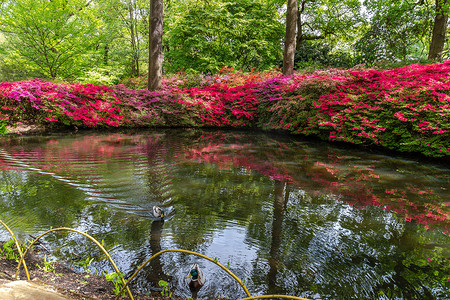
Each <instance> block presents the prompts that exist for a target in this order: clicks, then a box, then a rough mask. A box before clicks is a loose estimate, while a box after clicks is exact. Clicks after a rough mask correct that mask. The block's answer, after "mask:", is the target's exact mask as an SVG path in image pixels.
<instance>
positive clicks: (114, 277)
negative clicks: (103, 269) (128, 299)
mask: <svg viewBox="0 0 450 300" xmlns="http://www.w3.org/2000/svg"><path fill="white" fill-rule="evenodd" d="M105 277H106V280H108V281H111V282H112V283H113V284H114V289H113V292H114V294H116V295H119V293H120V290H121V289H122V288H123V282H122V279H121V278H122V274H120V273H117V272H112V273H107V274H106V275H105ZM124 295H125V291H123V292H122V293H121V294H120V296H124Z"/></svg>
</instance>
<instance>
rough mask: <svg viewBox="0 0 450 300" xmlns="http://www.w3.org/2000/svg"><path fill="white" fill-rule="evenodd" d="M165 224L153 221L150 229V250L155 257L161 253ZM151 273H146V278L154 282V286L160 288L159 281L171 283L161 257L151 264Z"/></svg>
mask: <svg viewBox="0 0 450 300" xmlns="http://www.w3.org/2000/svg"><path fill="white" fill-rule="evenodd" d="M163 225H164V222H162V221H153V222H152V226H151V229H150V250H151V254H152V255H154V254H155V253H158V252H159V251H161V250H162V249H161V233H162V228H163ZM150 268H151V271H150V272H146V277H147V281H148V282H152V283H153V284H154V286H158V281H159V280H165V281H169V277H168V276H167V275H166V274H165V273H164V271H163V268H162V264H161V256H157V257H156V258H154V259H153V260H152V261H151V262H150Z"/></svg>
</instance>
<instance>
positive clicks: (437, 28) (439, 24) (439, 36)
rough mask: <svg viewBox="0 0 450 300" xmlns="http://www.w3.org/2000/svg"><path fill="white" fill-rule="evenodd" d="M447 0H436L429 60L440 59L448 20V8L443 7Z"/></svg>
mask: <svg viewBox="0 0 450 300" xmlns="http://www.w3.org/2000/svg"><path fill="white" fill-rule="evenodd" d="M447 2H448V0H436V16H435V18H434V26H433V35H432V37H431V43H430V51H429V52H428V59H429V60H437V61H440V60H442V51H443V50H444V44H445V33H446V31H447V21H448V9H447V8H446V7H445V6H446V5H447Z"/></svg>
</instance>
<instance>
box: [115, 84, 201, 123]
mask: <svg viewBox="0 0 450 300" xmlns="http://www.w3.org/2000/svg"><path fill="white" fill-rule="evenodd" d="M110 91H111V92H112V93H113V94H114V95H115V96H116V97H118V98H119V99H121V101H122V103H121V105H120V107H121V109H122V111H123V113H124V114H125V115H126V116H127V117H128V119H129V120H130V121H131V123H130V125H129V126H137V127H143V126H195V125H197V124H194V123H193V122H192V121H191V118H190V114H189V107H187V106H186V105H183V103H182V101H181V100H180V96H179V94H178V89H177V88H176V87H173V86H169V85H167V84H163V85H162V87H161V89H159V90H157V91H149V90H146V89H140V90H133V89H130V88H127V87H126V86H124V85H116V86H112V87H111V88H110Z"/></svg>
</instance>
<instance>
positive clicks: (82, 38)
mask: <svg viewBox="0 0 450 300" xmlns="http://www.w3.org/2000/svg"><path fill="white" fill-rule="evenodd" d="M0 24H1V25H0V30H2V31H4V32H5V35H6V37H7V40H8V44H9V46H10V47H11V48H12V49H13V50H14V51H15V52H16V54H19V55H20V57H21V58H23V59H24V60H25V61H26V62H27V63H28V64H30V65H31V66H32V67H33V68H35V69H37V70H38V73H37V74H33V75H39V76H44V77H51V78H55V77H58V76H63V77H73V76H75V75H76V74H77V73H78V72H79V71H80V69H81V68H82V67H83V66H84V65H85V64H86V62H88V61H89V59H88V56H87V55H88V54H89V52H91V51H94V50H95V49H94V46H95V44H96V43H97V41H98V40H99V37H100V30H101V26H102V24H101V22H100V21H99V19H98V18H97V17H96V16H95V13H94V10H93V6H92V2H89V1H86V0H69V1H65V0H54V1H46V0H8V1H5V2H4V4H3V5H2V6H1V11H0ZM13 54H14V53H13Z"/></svg>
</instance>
